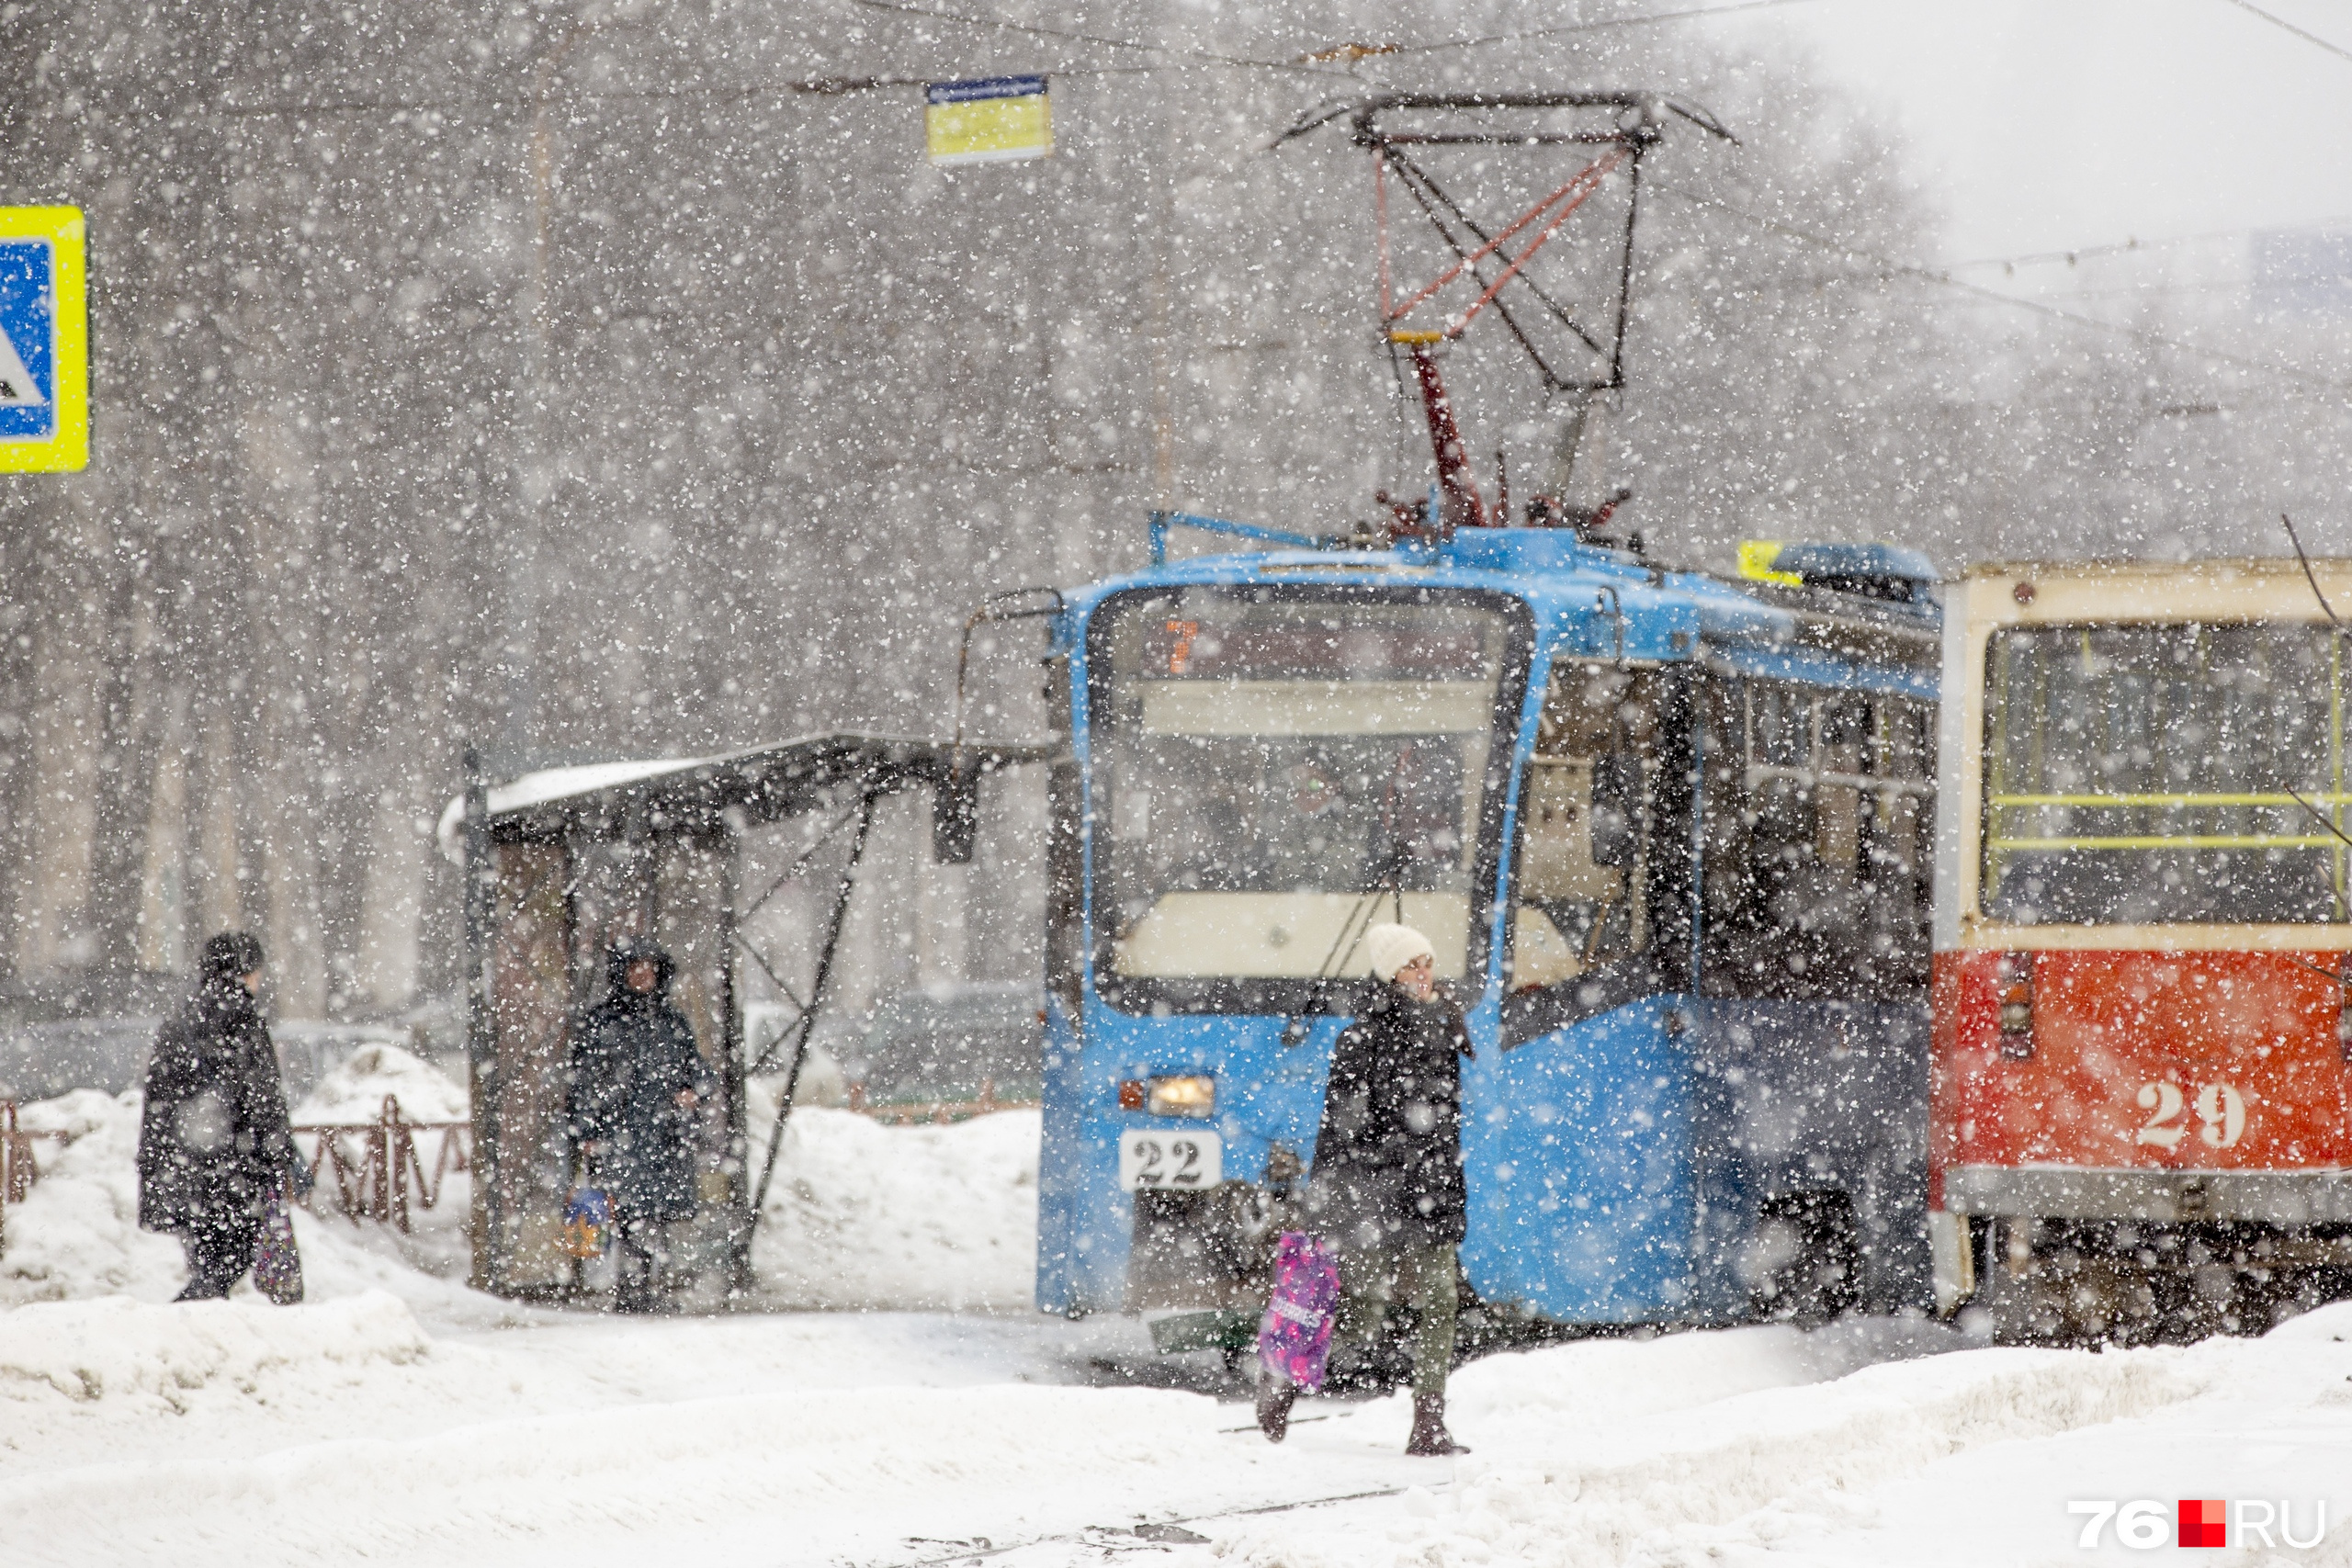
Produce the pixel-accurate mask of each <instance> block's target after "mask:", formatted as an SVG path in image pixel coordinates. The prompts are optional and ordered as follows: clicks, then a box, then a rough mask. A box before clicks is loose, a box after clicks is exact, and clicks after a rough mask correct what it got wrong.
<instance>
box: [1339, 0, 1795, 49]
mask: <svg viewBox="0 0 2352 1568" xmlns="http://www.w3.org/2000/svg"><path fill="white" fill-rule="evenodd" d="M1819 3H1820V0H1739V3H1738V4H1736V5H1731V6H1692V7H1691V8H1689V9H1687V10H1681V11H1651V12H1646V13H1644V14H1641V15H1638V16H1632V17H1602V18H1600V20H1598V21H1592V22H1565V23H1562V24H1561V25H1560V26H1558V27H1551V28H1521V29H1520V30H1518V31H1515V32H1508V33H1481V34H1478V35H1476V37H1472V38H1456V39H1440V40H1439V41H1437V42H1434V43H1400V44H1387V45H1382V46H1378V47H1374V48H1370V49H1367V50H1365V52H1366V53H1370V54H1435V53H1438V52H1439V51H1442V50H1449V49H1478V48H1482V47H1484V46H1485V45H1487V44H1492V43H1524V42H1526V41H1528V40H1529V39H1545V38H1567V37H1572V36H1574V35H1576V34H1579V33H1598V32H1607V31H1610V30H1612V29H1614V28H1646V27H1655V26H1657V24H1659V23H1661V22H1688V21H1695V20H1699V19H1701V18H1703V17H1730V16H1736V15H1738V14H1739V13H1741V12H1745V11H1776V10H1779V9H1781V7H1782V6H1812V5H1818V4H1819Z"/></svg>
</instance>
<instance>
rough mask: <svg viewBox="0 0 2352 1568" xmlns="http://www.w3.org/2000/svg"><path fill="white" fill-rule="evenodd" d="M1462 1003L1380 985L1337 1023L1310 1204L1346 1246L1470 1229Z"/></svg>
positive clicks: (1392, 1243) (1317, 1222)
mask: <svg viewBox="0 0 2352 1568" xmlns="http://www.w3.org/2000/svg"><path fill="white" fill-rule="evenodd" d="M1467 1055H1471V1049H1470V1032H1469V1030H1468V1029H1467V1028H1466V1027H1465V1026H1464V1023H1463V1021H1462V1013H1461V1010H1460V1009H1458V1008H1456V1007H1454V1006H1453V1004H1452V1003H1451V1002H1446V1001H1442V1000H1432V1001H1426V1002H1421V1001H1415V1000H1414V999H1413V998H1411V997H1408V996H1407V995H1406V994H1405V993H1404V992H1403V991H1400V990H1398V989H1397V987H1395V986H1393V985H1385V984H1384V985H1379V986H1375V987H1374V990H1373V999H1372V1002H1371V1005H1370V1006H1368V1007H1366V1008H1365V1009H1364V1010H1363V1014H1362V1015H1361V1016H1359V1017H1358V1018H1357V1019H1356V1021H1354V1022H1352V1023H1351V1024H1349V1025H1348V1027H1347V1028H1346V1029H1344V1030H1342V1031H1340V1039H1339V1043H1337V1044H1336V1045H1334V1046H1333V1047H1332V1050H1331V1076H1330V1079H1329V1084H1328V1085H1327V1086H1326V1088H1325V1089H1324V1091H1323V1121H1322V1125H1321V1126H1320V1127H1319V1128H1318V1129H1317V1132H1316V1134H1315V1169H1314V1174H1313V1176H1312V1178H1311V1179H1310V1180H1309V1183H1308V1186H1307V1215H1308V1219H1309V1223H1311V1224H1313V1225H1314V1227H1315V1229H1316V1230H1317V1233H1318V1234H1319V1235H1322V1236H1323V1237H1324V1238H1325V1239H1326V1240H1328V1241H1329V1242H1331V1243H1332V1244H1333V1245H1334V1246H1336V1247H1339V1248H1340V1250H1342V1251H1351V1252H1362V1251H1370V1250H1376V1249H1380V1248H1383V1247H1409V1246H1419V1247H1446V1246H1453V1245H1454V1244H1456V1243H1458V1242H1460V1241H1461V1240H1462V1236H1463V1231H1464V1211H1465V1209H1466V1208H1467V1195H1466V1193H1465V1192H1464V1187H1463V1181H1462V1062H1461V1058H1462V1057H1464V1056H1467Z"/></svg>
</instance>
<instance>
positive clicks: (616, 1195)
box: [568, 942, 713, 1312]
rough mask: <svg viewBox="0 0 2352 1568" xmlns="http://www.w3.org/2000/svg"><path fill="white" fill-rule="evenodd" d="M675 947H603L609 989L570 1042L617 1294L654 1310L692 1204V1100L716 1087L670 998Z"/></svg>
mask: <svg viewBox="0 0 2352 1568" xmlns="http://www.w3.org/2000/svg"><path fill="white" fill-rule="evenodd" d="M671 973H672V966H671V963H670V955H669V954H668V953H663V952H662V950H661V949H660V948H658V947H654V946H652V945H650V944H647V943H637V942H624V943H622V944H621V945H619V946H616V947H615V948H614V949H613V950H612V951H611V953H608V954H606V956H605V999H604V1000H603V1001H601V1002H598V1003H597V1004H596V1005H595V1006H594V1008H592V1009H590V1010H589V1012H588V1016H587V1017H586V1018H585V1019H584V1020H582V1022H581V1026H580V1034H579V1038H578V1041H577V1043H575V1044H574V1045H573V1047H572V1052H571V1088H570V1093H569V1106H568V1109H569V1111H570V1113H571V1136H572V1139H573V1142H574V1145H575V1146H576V1147H577V1148H578V1149H579V1151H580V1155H581V1163H582V1166H583V1167H584V1168H585V1169H586V1170H587V1172H588V1175H589V1179H591V1180H592V1181H594V1183H595V1185H596V1186H598V1187H600V1188H602V1189H603V1190H604V1192H605V1197H606V1198H607V1199H608V1200H610V1201H611V1203H612V1206H613V1218H614V1224H615V1230H616V1240H617V1242H618V1246H619V1251H620V1259H619V1263H620V1269H619V1276H620V1277H619V1280H618V1281H617V1284H616V1289H615V1292H614V1303H615V1305H616V1306H618V1307H619V1308H620V1309H621V1310H622V1311H624V1312H643V1311H647V1310H650V1308H652V1307H653V1306H655V1305H656V1304H658V1303H659V1302H660V1301H661V1300H662V1297H663V1295H664V1293H665V1292H666V1288H667V1284H668V1279H669V1249H668V1246H667V1243H666V1235H667V1227H668V1226H669V1225H670V1224H673V1223H674V1222H676V1221H679V1220H684V1219H687V1218H690V1217H692V1215H693V1214H694V1212H695V1125H696V1114H695V1108H696V1107H697V1106H698V1105H700V1104H701V1102H702V1101H703V1100H706V1099H707V1098H708V1097H709V1095H710V1093H711V1089H712V1084H713V1078H712V1075H711V1071H710V1068H709V1066H708V1065H707V1064H706V1063H705V1062H704V1061H703V1059H702V1053H701V1052H700V1051H697V1050H696V1049H695V1032H694V1026H693V1025H692V1024H690V1023H688V1022H687V1021H686V1015H685V1014H684V1013H683V1012H681V1011H679V1010H678V1008H677V1005H676V1004H675V1003H674V1002H673V1001H671V1000H670V996H669V990H670V976H671Z"/></svg>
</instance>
